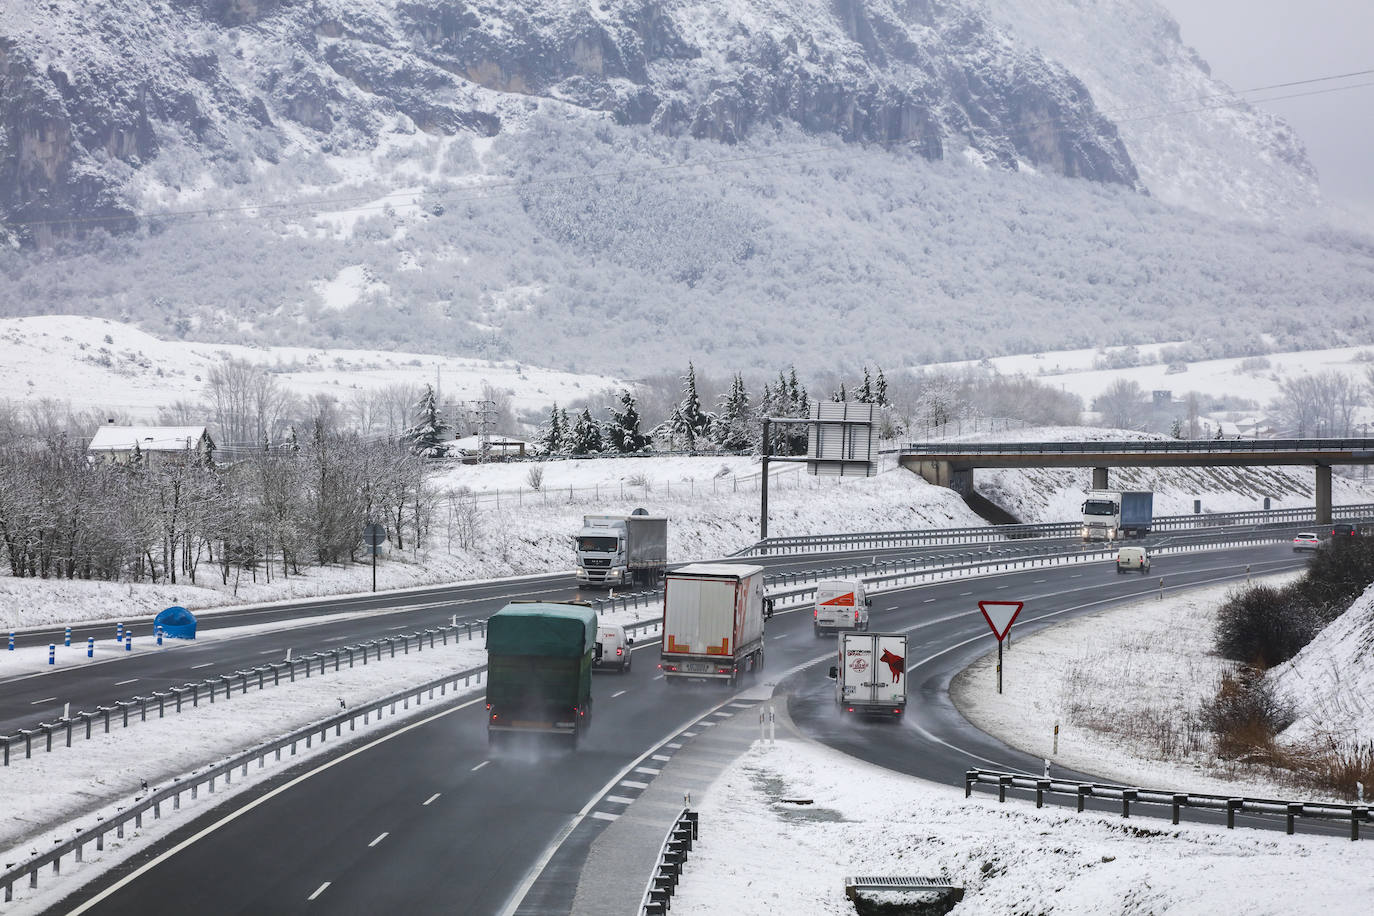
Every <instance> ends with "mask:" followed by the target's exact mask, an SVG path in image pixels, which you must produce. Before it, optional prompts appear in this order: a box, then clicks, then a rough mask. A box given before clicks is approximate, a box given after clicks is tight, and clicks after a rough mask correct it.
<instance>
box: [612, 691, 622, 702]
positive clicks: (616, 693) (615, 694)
mask: <svg viewBox="0 0 1374 916" xmlns="http://www.w3.org/2000/svg"><path fill="white" fill-rule="evenodd" d="M624 692H625V691H623V690H617V691H616V692H615V693H613V694H611V699H612V700H614V699H615V698H616V697H618V696H620V695H621V694H623V693H624Z"/></svg>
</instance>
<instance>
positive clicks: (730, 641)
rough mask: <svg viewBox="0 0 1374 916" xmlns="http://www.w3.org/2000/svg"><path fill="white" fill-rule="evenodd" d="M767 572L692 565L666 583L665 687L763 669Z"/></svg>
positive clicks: (731, 678)
mask: <svg viewBox="0 0 1374 916" xmlns="http://www.w3.org/2000/svg"><path fill="white" fill-rule="evenodd" d="M768 613H769V612H768V611H767V610H766V609H765V602H764V597H763V567H762V566H745V565H736V564H733V563H693V564H690V565H688V566H682V567H679V568H677V569H675V570H673V571H672V572H670V573H668V575H667V577H666V578H665V579H664V580H663V646H662V650H661V655H660V659H659V667H660V668H661V669H663V677H664V681H665V682H666V683H669V684H672V683H675V682H678V681H680V680H681V679H683V678H705V679H707V680H723V681H726V682H727V683H729V684H730V685H732V686H733V685H734V684H735V683H736V682H737V681H738V680H739V678H740V675H742V674H745V673H748V672H751V671H757V670H759V669H760V668H762V667H763V622H764V619H765V617H766V616H768Z"/></svg>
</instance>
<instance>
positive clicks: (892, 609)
mask: <svg viewBox="0 0 1374 916" xmlns="http://www.w3.org/2000/svg"><path fill="white" fill-rule="evenodd" d="M930 600H931V601H934V600H935V599H934V598H931V599H930ZM888 610H889V611H895V610H897V608H895V607H890V608H888Z"/></svg>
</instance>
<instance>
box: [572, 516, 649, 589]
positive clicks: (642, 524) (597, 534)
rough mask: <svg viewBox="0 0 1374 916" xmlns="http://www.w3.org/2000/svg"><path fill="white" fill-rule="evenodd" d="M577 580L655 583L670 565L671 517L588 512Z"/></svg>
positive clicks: (605, 583) (590, 583)
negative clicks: (669, 532) (669, 518)
mask: <svg viewBox="0 0 1374 916" xmlns="http://www.w3.org/2000/svg"><path fill="white" fill-rule="evenodd" d="M575 553H576V555H577V584H578V585H587V586H601V587H605V588H612V587H615V586H618V585H630V584H635V585H642V586H645V587H650V588H651V587H653V586H655V585H657V584H658V580H659V579H660V578H662V576H663V572H664V570H665V569H666V568H667V566H668V520H667V519H666V518H662V517H656V516H652V515H649V514H648V513H646V512H645V511H644V510H643V509H636V510H635V511H634V514H632V515H584V516H583V517H582V530H581V531H580V532H579V533H578V535H577V538H576V544H575Z"/></svg>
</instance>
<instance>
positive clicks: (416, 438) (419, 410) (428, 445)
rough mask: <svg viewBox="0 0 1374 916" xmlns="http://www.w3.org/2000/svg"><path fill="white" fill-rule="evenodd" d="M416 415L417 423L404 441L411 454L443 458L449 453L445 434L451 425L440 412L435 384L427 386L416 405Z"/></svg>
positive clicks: (409, 430)
mask: <svg viewBox="0 0 1374 916" xmlns="http://www.w3.org/2000/svg"><path fill="white" fill-rule="evenodd" d="M415 415H416V422H415V425H414V426H412V427H410V428H409V429H407V430H406V431H405V433H404V441H405V443H406V445H407V446H408V447H409V448H410V451H411V454H414V455H420V456H422V457H425V458H442V457H443V456H444V455H446V454H447V453H448V444H447V443H446V442H445V441H444V438H445V437H444V434H445V433H446V432H448V430H449V425H448V424H447V423H445V422H444V418H443V415H442V414H440V412H439V404H438V402H437V401H436V400H435V398H434V386H433V385H426V386H425V391H424V394H422V395H420V400H419V403H417V404H416V405H415Z"/></svg>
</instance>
